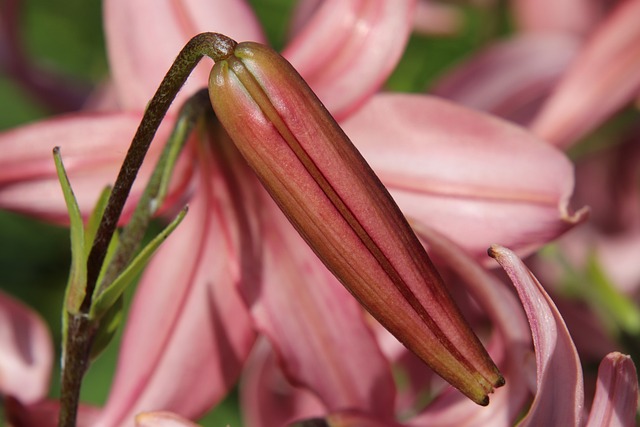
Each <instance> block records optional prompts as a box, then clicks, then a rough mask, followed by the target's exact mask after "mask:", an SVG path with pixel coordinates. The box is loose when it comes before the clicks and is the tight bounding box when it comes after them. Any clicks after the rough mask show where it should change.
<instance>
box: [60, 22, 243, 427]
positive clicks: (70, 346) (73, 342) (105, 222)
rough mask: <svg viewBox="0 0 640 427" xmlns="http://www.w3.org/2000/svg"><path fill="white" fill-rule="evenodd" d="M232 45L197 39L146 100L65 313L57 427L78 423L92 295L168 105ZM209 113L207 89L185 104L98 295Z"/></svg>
mask: <svg viewBox="0 0 640 427" xmlns="http://www.w3.org/2000/svg"><path fill="white" fill-rule="evenodd" d="M235 46H236V42H235V41H233V40H231V39H229V38H227V37H226V36H223V35H221V34H216V33H204V34H200V35H198V36H195V37H194V38H193V39H191V40H190V41H189V43H187V45H186V46H185V47H184V48H183V49H182V51H181V52H180V53H179V54H178V57H177V58H176V60H175V61H174V63H173V65H172V66H171V68H170V69H169V71H168V72H167V74H166V75H165V77H164V79H163V80H162V82H161V83H160V87H159V88H158V90H157V91H156V93H155V95H154V96H153V98H152V99H151V101H150V102H149V105H148V107H147V109H146V111H145V113H144V116H143V118H142V121H141V122H140V125H139V127H138V130H137V131H136V134H135V136H134V137H133V141H132V142H131V146H130V148H129V151H128V152H127V155H126V157H125V159H124V162H123V164H122V167H121V169H120V172H119V174H118V177H117V179H116V182H115V184H114V187H113V190H112V192H111V195H110V197H109V200H108V202H107V206H106V208H105V211H104V213H103V215H102V218H101V221H100V224H99V226H98V230H97V232H96V236H95V240H94V241H93V245H92V247H91V250H90V252H89V255H88V258H87V280H86V287H85V295H84V298H83V300H82V303H81V305H80V310H79V312H78V313H69V312H66V311H65V316H67V325H68V329H67V334H66V342H65V348H66V351H65V355H64V361H63V367H62V390H61V396H60V415H59V423H58V425H59V427H74V426H75V425H76V418H77V412H78V404H79V397H80V388H81V384H82V378H83V376H84V373H85V371H86V369H87V367H88V365H89V360H90V355H91V348H92V345H93V342H94V339H95V338H96V334H97V332H98V329H99V320H96V319H91V318H90V316H89V313H90V312H91V308H92V304H93V302H94V300H95V296H96V292H95V291H96V287H97V284H98V283H97V282H98V278H99V275H100V272H101V270H102V267H103V264H104V262H105V257H106V254H107V249H108V246H109V243H110V242H111V239H112V237H113V234H114V233H115V230H116V226H117V224H118V220H119V218H120V215H121V213H122V210H123V208H124V204H125V202H126V200H127V197H128V196H129V193H130V191H131V187H132V186H133V182H134V180H135V178H136V176H137V173H138V170H139V169H140V166H141V165H142V162H143V160H144V157H145V155H146V153H147V151H148V149H149V146H150V144H151V141H152V140H153V137H154V136H155V134H156V131H157V129H158V127H159V126H160V123H161V122H162V120H163V118H164V116H165V115H166V113H167V110H168V109H169V106H170V105H171V102H172V101H173V99H174V98H175V96H176V94H177V93H178V91H179V90H180V88H181V87H182V85H183V84H184V82H185V81H186V79H187V77H188V76H189V74H190V73H191V71H192V70H193V68H194V67H195V66H196V65H197V63H198V62H199V61H200V59H201V58H202V57H203V56H205V55H206V56H209V57H211V58H213V59H214V60H220V59H223V58H226V57H228V56H229V55H231V54H232V53H233V49H234V47H235ZM210 109H211V106H210V103H209V100H208V95H207V92H206V90H205V91H200V92H198V93H196V94H195V95H194V96H193V97H192V98H190V100H189V101H187V103H186V104H185V105H184V106H183V108H182V110H181V112H180V117H179V119H178V122H177V123H176V128H175V129H174V132H173V133H172V135H171V138H170V141H172V140H175V139H177V140H178V141H174V142H175V143H171V142H170V143H169V144H168V145H167V147H166V149H165V152H163V154H162V157H161V159H160V160H159V164H162V162H166V159H167V158H168V159H169V161H168V163H169V166H165V167H160V168H156V170H155V171H154V174H153V175H152V177H151V179H150V182H149V184H148V185H147V188H146V189H145V192H144V194H143V197H142V199H141V200H140V203H139V204H138V207H137V209H136V210H135V212H134V215H133V217H132V220H131V222H130V223H129V224H128V225H127V226H126V228H125V229H124V231H123V236H122V239H121V241H120V244H119V247H118V249H117V251H116V253H115V255H114V257H113V258H112V262H110V264H109V266H108V267H107V270H106V272H105V276H104V279H103V280H102V284H101V287H100V288H98V294H99V293H100V292H102V291H103V289H104V288H105V287H107V286H109V284H110V283H111V282H112V281H113V280H114V279H115V278H116V277H118V275H119V274H120V273H121V272H122V271H123V270H124V269H125V268H126V267H127V265H128V264H129V263H130V262H131V259H132V257H133V254H134V252H135V251H136V249H137V248H138V246H139V243H140V241H141V239H142V237H143V236H144V233H145V231H146V228H147V226H148V224H149V221H150V218H151V216H152V215H153V214H154V212H155V210H156V206H159V205H160V204H161V199H162V198H163V197H164V195H165V192H166V188H167V185H168V181H169V176H168V173H170V172H168V171H170V170H171V169H172V165H173V162H175V161H176V159H177V155H178V152H179V150H180V149H181V148H182V147H183V146H184V143H185V142H186V139H187V137H188V135H189V134H190V133H191V130H193V128H194V127H195V125H196V123H197V122H198V119H199V118H200V117H202V116H203V115H204V114H206V113H207V112H208V111H209V110H210Z"/></svg>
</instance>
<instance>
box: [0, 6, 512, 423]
mask: <svg viewBox="0 0 640 427" xmlns="http://www.w3.org/2000/svg"><path fill="white" fill-rule="evenodd" d="M250 3H252V4H253V6H254V7H255V10H256V12H257V14H258V16H259V18H260V19H261V21H262V22H263V24H264V26H265V28H266V31H267V35H268V37H269V39H270V41H271V43H272V44H273V45H274V46H275V47H277V48H281V47H282V46H283V45H284V44H285V41H286V34H287V28H288V27H287V22H288V20H289V16H290V14H291V10H292V5H293V4H294V3H295V1H294V0H251V1H250ZM0 12H2V11H0ZM466 12H467V13H466V18H467V20H466V24H467V25H466V29H465V31H464V32H463V33H462V34H460V35H459V36H457V37H431V38H426V37H422V36H414V37H412V39H411V41H410V43H409V46H408V47H407V51H406V53H405V55H404V57H403V59H402V61H401V63H400V65H399V66H398V67H397V69H396V71H395V72H394V74H393V75H392V76H391V78H390V79H389V81H388V83H387V88H388V89H390V90H397V91H421V90H424V88H425V87H426V86H428V83H429V82H430V81H431V80H432V79H433V78H434V77H436V76H437V75H438V74H439V73H440V72H442V71H443V70H444V69H445V68H446V67H447V66H449V65H451V64H452V63H453V62H455V61H457V60H458V59H459V58H460V57H461V56H463V55H465V54H466V53H468V52H469V51H471V50H474V49H476V48H477V47H479V46H480V45H481V44H483V43H484V42H486V41H487V40H488V39H491V38H492V37H495V36H496V35H498V34H500V33H503V32H504V31H506V28H507V26H506V24H505V22H506V20H504V19H502V17H499V19H497V20H496V19H495V16H496V15H492V21H493V22H494V24H493V25H491V26H490V28H491V30H490V31H489V32H487V25H486V24H487V21H486V20H485V19H484V18H486V15H484V13H482V12H479V11H478V10H472V9H469V10H466ZM483 15H484V16H483ZM481 22H482V23H483V25H480V23H481ZM19 25H20V29H21V37H22V38H23V40H22V41H23V44H24V48H25V51H26V53H27V55H28V56H29V58H30V60H31V61H32V62H33V63H34V64H36V65H37V66H38V67H40V68H42V69H45V70H48V71H50V72H53V73H58V74H62V75H65V76H68V77H71V78H72V79H74V80H76V81H78V82H82V83H83V84H85V83H86V84H90V85H96V84H98V83H100V82H101V81H102V80H103V79H104V78H105V77H107V75H108V72H109V70H108V62H107V59H106V54H105V46H104V35H103V33H102V15H101V3H100V2H97V1H93V2H92V1H86V0H24V1H23V2H22V10H21V16H20V24H19ZM212 30H215V29H214V28H212ZM176 53H177V52H176ZM49 115H51V113H50V112H49V111H48V110H47V108H46V107H45V106H43V105H41V104H40V103H39V102H38V100H37V99H34V98H33V97H31V96H30V95H29V93H28V92H27V91H25V90H23V89H22V88H21V87H20V86H19V85H16V84H15V82H14V81H12V79H11V78H9V77H8V76H7V75H6V74H3V73H2V70H0V130H5V129H9V128H12V127H16V126H19V125H22V124H25V123H29V122H33V121H36V120H38V119H41V118H44V117H47V116H49ZM53 144H55V141H52V146H53ZM0 148H1V147H0ZM1 155H2V153H1V151H0V156H1ZM69 264H70V253H69V236H68V230H67V229H65V228H61V227H56V226H52V225H49V224H45V223H42V222H39V221H36V220H33V219H28V218H25V217H22V216H19V215H15V214H12V213H8V212H3V211H0V288H1V289H2V290H4V291H6V292H9V293H10V294H12V295H14V296H15V297H16V298H18V299H19V300H21V301H23V302H25V303H26V304H28V305H29V306H31V307H33V308H34V309H35V310H36V311H37V312H38V313H40V315H42V316H43V317H44V318H45V319H46V321H47V322H48V323H49V325H50V328H51V333H52V335H53V338H54V342H56V343H59V342H60V310H61V304H62V296H63V291H64V285H65V284H66V280H67V273H68V268H69ZM132 291H133V290H132ZM130 294H131V292H129V295H128V296H127V301H130V299H131V295H130ZM118 339H119V337H118ZM58 347H59V345H58ZM117 351H118V340H116V341H115V342H114V343H112V344H111V345H110V346H109V347H108V349H107V351H106V352H105V353H104V354H103V355H102V356H101V357H100V358H99V359H98V360H97V361H96V362H95V363H94V364H93V365H92V367H91V369H90V370H89V372H88V374H87V376H86V379H85V383H84V387H83V390H82V400H83V401H84V402H87V403H92V404H96V405H101V404H103V403H104V401H105V399H106V397H107V395H108V391H109V386H110V382H111V378H112V375H113V372H114V367H115V361H116V356H117ZM58 354H59V348H58ZM56 360H59V357H57V358H56ZM58 375H59V372H58V370H56V372H54V375H53V382H52V387H51V396H52V397H55V396H57V395H58V393H59V380H58ZM201 424H202V425H203V426H224V425H227V424H229V425H231V426H240V425H241V424H242V423H241V420H240V415H239V410H238V405H237V394H236V393H233V394H232V395H231V396H230V397H229V398H228V399H227V400H226V401H225V402H224V403H223V404H222V405H220V406H219V407H218V408H216V410H214V411H213V412H212V413H211V414H209V415H208V416H207V417H205V419H203V420H201Z"/></svg>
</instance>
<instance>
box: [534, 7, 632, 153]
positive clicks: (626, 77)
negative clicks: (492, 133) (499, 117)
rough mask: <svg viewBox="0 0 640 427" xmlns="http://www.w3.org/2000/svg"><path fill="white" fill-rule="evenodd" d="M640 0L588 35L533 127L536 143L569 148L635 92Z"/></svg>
mask: <svg viewBox="0 0 640 427" xmlns="http://www.w3.org/2000/svg"><path fill="white" fill-rule="evenodd" d="M639 16H640V0H627V1H623V2H621V3H619V5H618V6H617V7H616V9H615V10H614V11H613V12H612V13H611V15H609V17H608V18H607V19H606V20H605V21H604V22H602V24H601V25H600V26H599V27H598V28H597V30H596V31H595V32H594V33H593V35H592V36H591V38H590V39H589V41H588V42H587V44H586V45H585V47H584V49H583V51H582V52H581V53H580V54H579V55H578V57H577V58H576V59H575V61H574V62H573V64H572V66H571V68H570V69H569V71H568V72H567V74H566V75H565V77H564V78H563V80H562V81H561V82H560V84H559V85H558V87H557V88H556V90H555V93H554V95H553V96H552V97H551V98H550V99H549V101H548V102H547V104H546V105H545V106H544V108H543V110H542V112H541V113H540V115H539V116H538V117H537V118H536V120H535V122H534V123H533V124H532V126H531V129H532V131H533V132H534V133H535V134H537V135H539V136H540V137H541V138H543V139H545V140H548V141H549V142H551V143H553V144H556V145H559V146H568V145H571V144H573V143H575V142H577V140H578V139H579V138H581V137H582V136H584V135H585V134H586V133H588V132H589V131H592V130H593V129H595V128H596V127H597V126H599V125H600V124H602V122H603V121H604V120H606V119H607V118H608V117H609V116H610V115H611V114H613V113H614V112H615V111H617V110H618V109H620V108H621V107H623V106H624V105H625V104H627V103H629V102H631V101H633V100H634V99H635V98H636V97H637V96H638V93H639V92H640V25H638V17H639Z"/></svg>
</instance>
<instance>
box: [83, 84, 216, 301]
mask: <svg viewBox="0 0 640 427" xmlns="http://www.w3.org/2000/svg"><path fill="white" fill-rule="evenodd" d="M209 112H212V110H211V102H210V101H209V92H208V90H207V89H201V90H199V91H198V92H196V93H195V94H194V95H193V96H191V97H190V98H189V99H187V101H186V102H185V103H184V105H182V107H181V109H180V113H179V115H178V120H177V122H176V124H175V126H174V129H173V131H172V133H171V136H170V137H169V142H168V143H167V144H166V146H165V147H164V150H163V152H162V155H161V157H160V159H158V165H164V164H165V163H167V165H166V166H163V167H156V169H155V170H154V171H153V174H152V175H151V178H150V179H149V183H148V184H147V187H146V188H145V191H144V193H143V194H142V197H141V198H140V200H139V201H138V204H137V206H136V209H135V211H134V212H133V215H132V216H131V219H130V220H129V222H128V223H127V225H125V227H124V228H123V230H122V233H121V234H120V239H119V242H118V247H117V248H116V252H115V253H114V255H113V258H112V259H111V261H110V262H109V265H108V267H107V269H106V271H105V273H104V276H103V277H102V278H101V280H100V283H99V284H98V286H97V288H96V291H95V292H94V295H93V298H94V299H95V298H97V297H98V296H99V295H100V293H101V292H103V290H104V289H105V288H106V287H107V286H109V285H110V284H111V283H112V282H113V281H114V280H115V279H116V278H117V277H118V276H119V275H120V273H122V271H123V270H124V269H125V268H126V267H127V265H129V263H130V262H131V260H132V258H133V255H134V254H135V252H136V250H137V249H138V247H139V245H140V242H141V241H142V238H143V237H144V233H145V232H146V230H147V227H148V225H149V222H150V221H151V218H152V217H153V215H154V214H155V212H156V210H157V209H158V208H159V207H160V206H161V205H162V203H163V200H164V197H165V195H166V191H167V187H168V185H169V180H170V178H171V172H172V171H173V165H174V164H175V162H176V160H177V158H178V155H179V153H180V151H181V150H182V148H183V147H184V145H185V143H186V142H187V139H188V137H189V135H190V134H191V132H192V131H193V129H194V128H195V126H196V125H197V124H198V122H199V121H200V120H201V119H202V118H203V117H205V116H206V114H207V113H209Z"/></svg>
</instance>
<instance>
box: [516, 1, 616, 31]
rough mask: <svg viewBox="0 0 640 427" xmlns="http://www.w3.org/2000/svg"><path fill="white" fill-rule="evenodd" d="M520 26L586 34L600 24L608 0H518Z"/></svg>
mask: <svg viewBox="0 0 640 427" xmlns="http://www.w3.org/2000/svg"><path fill="white" fill-rule="evenodd" d="M511 3H512V4H513V11H514V16H515V19H516V24H517V25H518V28H519V29H520V30H524V31H536V32H547V33H558V32H563V33H573V34H580V35H582V34H586V33H588V32H590V31H591V30H592V28H593V27H594V25H596V24H597V21H598V18H600V15H601V14H602V10H601V9H602V4H604V2H600V1H593V0H563V1H555V0H514V1H512V2H511Z"/></svg>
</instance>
